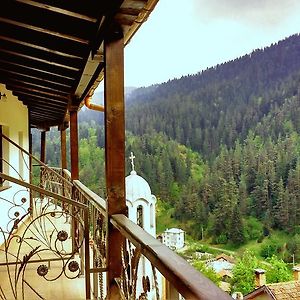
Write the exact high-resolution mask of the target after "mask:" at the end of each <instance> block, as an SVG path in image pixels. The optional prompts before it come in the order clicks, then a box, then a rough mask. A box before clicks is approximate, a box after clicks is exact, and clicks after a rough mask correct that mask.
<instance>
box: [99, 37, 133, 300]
mask: <svg viewBox="0 0 300 300" xmlns="http://www.w3.org/2000/svg"><path fill="white" fill-rule="evenodd" d="M104 56H105V74H104V93H105V162H106V164H105V168H106V189H107V201H108V203H107V204H108V205H107V212H108V246H107V247H108V251H107V264H108V274H107V293H108V295H107V299H119V298H120V294H119V289H118V286H117V284H116V281H115V279H116V278H119V277H120V275H121V270H122V260H121V247H122V245H123V243H124V238H123V236H122V235H121V233H120V232H119V231H118V230H117V229H116V228H114V227H113V226H112V224H110V222H109V220H110V217H111V216H112V215H113V214H125V215H126V214H127V209H126V200H125V116H124V41H123V38H120V39H118V40H114V41H105V55H104Z"/></svg>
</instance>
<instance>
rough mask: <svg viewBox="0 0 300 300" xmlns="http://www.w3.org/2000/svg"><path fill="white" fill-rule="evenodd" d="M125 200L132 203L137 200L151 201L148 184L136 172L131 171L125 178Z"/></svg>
mask: <svg viewBox="0 0 300 300" xmlns="http://www.w3.org/2000/svg"><path fill="white" fill-rule="evenodd" d="M125 185H126V199H127V200H129V201H131V202H133V201H135V200H137V199H141V198H142V199H145V200H149V199H151V189H150V186H149V184H148V182H147V181H146V180H145V179H144V178H143V177H141V176H139V175H137V173H136V171H134V170H133V171H131V172H130V175H128V176H127V177H126V178H125Z"/></svg>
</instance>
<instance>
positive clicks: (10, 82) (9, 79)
mask: <svg viewBox="0 0 300 300" xmlns="http://www.w3.org/2000/svg"><path fill="white" fill-rule="evenodd" d="M0 78H2V76H1V75H0ZM3 79H6V80H5V83H6V84H7V85H11V86H13V85H15V82H16V83H19V84H21V86H23V85H25V86H33V87H37V88H39V89H38V91H42V90H47V91H51V92H56V94H55V95H57V94H61V95H65V97H66V96H67V95H69V93H68V92H65V91H62V90H58V89H55V88H50V87H48V86H45V85H40V84H36V83H33V82H29V81H24V80H20V79H16V78H12V77H3Z"/></svg>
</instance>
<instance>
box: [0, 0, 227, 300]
mask: <svg viewBox="0 0 300 300" xmlns="http://www.w3.org/2000/svg"><path fill="white" fill-rule="evenodd" d="M157 2H158V0H134V1H132V0H116V1H109V0H103V1H91V0H86V1H84V2H82V1H79V2H78V1H49V0H39V1H35V0H17V1H4V3H3V6H2V7H1V16H0V23H1V26H0V41H1V47H0V82H1V84H0V89H1V90H0V92H1V97H0V100H1V101H0V202H1V218H0V228H1V229H0V240H1V241H0V243H1V248H0V250H1V251H0V252H1V253H0V257H1V261H0V272H1V276H0V299H9V300H11V299H15V300H16V299H18V300H19V299H22V300H23V299H24V300H25V299H30V300H31V299H53V298H58V299H75V300H76V299H78V300H79V299H170V300H175V299H179V294H180V295H182V296H183V297H184V298H185V299H231V297H230V296H229V295H227V294H226V293H224V292H222V291H221V290H220V289H219V288H218V287H217V286H215V285H214V284H213V283H212V282H210V281H209V280H208V279H207V278H205V277H204V276H203V275H202V274H200V273H198V272H197V271H196V270H194V269H193V268H192V267H191V266H190V265H189V264H188V263H187V262H186V261H184V260H183V259H182V258H181V257H179V256H178V255H176V254H175V253H174V252H172V251H171V250H170V249H168V248H167V247H165V246H164V245H162V244H161V243H160V242H159V241H157V240H156V239H155V238H153V237H152V236H151V235H149V234H148V233H147V232H145V231H144V230H143V229H142V228H141V227H139V226H138V225H136V224H134V223H133V222H132V221H130V220H129V219H128V217H127V208H126V199H125V108H124V47H125V46H126V44H127V43H128V42H129V41H130V39H131V38H132V37H133V35H134V33H135V32H136V31H137V30H138V29H139V27H140V26H141V25H142V23H143V22H145V21H146V20H147V18H148V16H149V15H150V13H151V11H152V10H153V9H154V8H155V5H156V3H157ZM102 80H103V81H104V87H105V88H104V89H105V91H104V106H101V107H99V106H95V105H92V104H91V103H90V98H91V96H92V95H93V93H94V90H95V89H96V88H97V86H98V84H99V82H101V81H102ZM2 96H3V99H2ZM4 96H5V97H4ZM4 98H5V101H4ZM2 100H3V101H2ZM83 105H86V106H87V107H88V108H89V109H96V110H98V111H101V112H103V113H104V120H105V122H104V123H105V124H104V127H105V139H106V140H105V168H106V172H105V173H106V195H107V198H106V199H102V198H100V197H99V196H98V195H96V194H95V193H93V192H92V191H90V190H89V189H88V188H87V187H85V186H84V185H83V184H82V183H81V182H80V181H79V164H78V161H79V153H78V122H77V115H78V111H79V110H80V109H81V107H82V106H83ZM54 126H57V127H58V130H59V131H60V133H61V157H60V161H61V169H55V168H50V167H48V166H47V165H46V164H45V149H46V132H47V131H48V130H49V128H50V127H54ZM68 127H70V161H71V162H70V172H69V171H67V159H66V149H67V147H66V129H67V128H68ZM32 128H37V129H39V130H41V157H40V159H37V158H35V157H34V156H32V140H31V139H32V138H31V129H32ZM146 264H147V265H148V266H150V270H151V274H149V275H143V276H140V271H139V270H141V269H142V268H143V265H146Z"/></svg>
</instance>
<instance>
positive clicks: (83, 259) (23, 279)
mask: <svg viewBox="0 0 300 300" xmlns="http://www.w3.org/2000/svg"><path fill="white" fill-rule="evenodd" d="M2 138H3V139H5V140H6V141H8V142H9V143H10V144H11V145H13V147H16V148H17V149H18V150H19V151H21V152H22V157H23V158H24V160H25V161H30V162H31V165H28V168H29V169H30V174H31V178H32V181H35V182H37V181H38V182H39V183H38V184H36V185H35V184H32V183H27V182H26V181H24V180H22V178H20V174H18V172H17V171H15V174H16V176H9V175H6V174H4V173H0V178H1V179H2V181H3V185H9V186H11V188H12V189H13V190H14V193H13V194H12V193H10V194H7V195H12V197H11V198H5V197H4V192H5V191H4V192H0V193H1V194H0V196H1V200H2V201H1V202H5V203H6V204H8V209H7V218H6V219H7V220H8V221H7V226H6V227H4V226H3V225H2V227H1V233H2V238H3V241H2V242H3V243H2V246H1V264H0V272H1V276H0V278H1V279H0V291H1V297H2V299H53V298H54V297H57V296H58V295H60V297H62V295H64V296H63V297H64V299H78V300H79V299H107V298H106V297H107V296H108V295H109V294H111V292H110V291H109V289H110V288H111V286H112V285H110V284H109V282H108V280H109V273H110V271H111V270H110V269H111V268H113V267H114V268H115V267H116V266H114V265H113V261H111V262H109V259H111V258H110V256H112V255H116V257H117V255H119V256H120V257H121V264H120V265H118V266H117V267H118V269H119V270H120V273H119V275H118V276H116V277H114V282H115V283H116V284H115V285H113V286H114V288H117V292H116V293H117V295H119V296H118V299H179V294H181V295H182V296H183V297H184V298H185V299H231V297H230V296H229V295H227V294H225V293H224V292H222V291H221V290H220V289H219V288H218V287H216V286H215V285H214V284H213V283H212V282H210V281H209V280H208V279H207V278H205V277H204V276H203V275H202V274H200V273H199V272H197V271H196V270H194V269H193V268H192V267H191V266H190V265H189V264H188V263H187V262H186V261H185V260H184V259H182V258H181V257H179V256H178V255H177V254H176V253H174V252H173V251H171V250H170V249H169V248H167V247H166V246H165V245H163V244H161V243H160V242H159V241H158V240H156V239H155V238H153V237H152V236H151V235H150V234H148V233H147V232H145V231H144V230H143V229H142V228H141V227H140V226H138V225H136V224H135V223H133V222H132V221H130V220H129V219H128V218H127V217H126V215H124V214H114V215H112V216H110V217H109V216H108V213H107V205H108V204H107V201H106V200H104V199H102V198H101V197H99V196H98V195H96V194H95V193H93V192H92V191H90V190H89V189H88V188H87V187H86V186H85V185H83V184H82V183H81V182H80V181H79V180H72V179H71V173H70V172H69V171H68V170H66V169H60V168H49V167H48V166H46V165H45V164H44V163H43V162H42V161H40V160H38V159H37V158H35V157H33V156H32V155H31V154H30V153H28V152H27V151H25V150H24V149H22V148H21V147H20V146H19V145H17V144H16V143H14V142H13V141H12V140H10V139H9V138H7V137H6V136H4V135H2ZM36 168H37V169H38V170H37V169H36ZM33 173H34V174H35V176H36V174H38V178H33V176H34V175H33ZM36 177H37V176H36ZM1 204H2V203H1ZM6 207H7V206H6ZM110 228H113V230H116V231H117V232H118V233H120V235H121V247H120V248H118V249H116V248H115V244H114V243H112V246H111V247H109V242H108V240H109V239H110V238H111V237H110V236H109V232H110V230H111V229H110ZM141 260H147V261H148V262H150V265H151V269H152V278H151V279H150V278H149V277H148V276H142V277H139V271H138V269H139V267H141V266H140V264H141V263H140V262H141ZM111 276H115V275H111ZM151 291H152V293H151ZM111 299H116V298H111Z"/></svg>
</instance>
